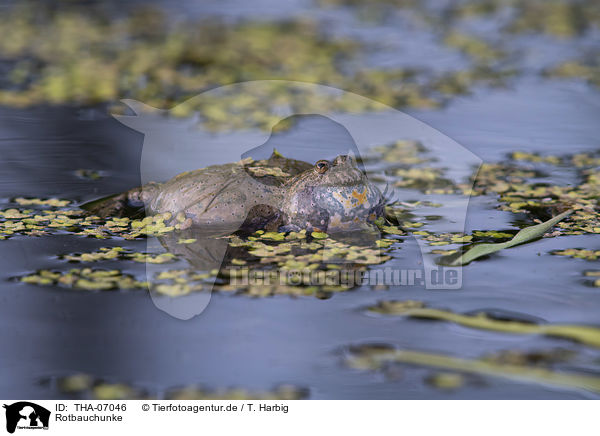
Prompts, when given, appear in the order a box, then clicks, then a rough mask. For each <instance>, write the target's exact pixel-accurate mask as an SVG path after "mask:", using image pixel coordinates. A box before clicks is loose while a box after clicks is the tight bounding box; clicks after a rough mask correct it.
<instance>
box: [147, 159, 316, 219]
mask: <svg viewBox="0 0 600 436" xmlns="http://www.w3.org/2000/svg"><path fill="white" fill-rule="evenodd" d="M280 160H281V158H279V157H277V156H272V157H271V158H270V159H268V160H265V161H257V162H253V161H252V162H250V161H247V162H238V163H231V164H224V165H213V166H209V167H206V168H202V169H199V170H194V171H190V172H187V173H182V174H179V175H178V176H176V177H174V178H173V179H171V180H169V181H167V182H165V183H163V184H161V185H159V186H158V187H157V188H152V189H153V191H152V192H149V195H148V196H147V197H146V198H147V200H146V208H147V209H148V211H149V212H151V213H153V214H156V213H170V214H171V216H172V218H171V220H172V222H173V223H176V222H179V223H181V224H180V225H181V226H182V227H188V226H190V225H194V226H199V227H206V228H210V227H220V228H223V229H226V230H236V229H237V228H239V227H240V226H241V225H242V223H244V222H245V221H246V220H247V219H248V217H249V215H250V218H251V219H257V220H269V219H272V218H273V216H274V215H275V214H276V213H277V211H278V206H279V205H280V203H281V201H282V192H281V186H282V185H283V183H284V182H285V181H286V180H287V179H288V178H289V177H291V176H293V175H295V174H297V173H298V172H299V171H302V170H304V169H305V168H306V167H307V166H309V164H306V163H304V162H300V161H294V162H293V165H291V166H289V165H288V166H284V165H282V164H283V163H284V162H280ZM288 161H289V160H288ZM282 168H283V169H284V170H287V171H289V172H286V171H284V170H282ZM272 170H276V171H274V172H273V171H272ZM265 171H266V173H267V174H265ZM261 224H262V223H261Z"/></svg>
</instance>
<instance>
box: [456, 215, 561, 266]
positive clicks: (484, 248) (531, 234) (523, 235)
mask: <svg viewBox="0 0 600 436" xmlns="http://www.w3.org/2000/svg"><path fill="white" fill-rule="evenodd" d="M571 213H573V211H571V210H568V211H566V212H563V213H561V214H560V215H557V216H555V217H554V218H552V219H549V220H548V221H546V222H543V223H541V224H536V225H534V226H531V227H526V228H524V229H522V230H521V231H520V232H519V233H517V234H516V235H515V236H514V238H512V239H511V240H510V241H507V242H499V243H495V244H492V243H489V244H478V245H474V246H473V247H471V248H470V249H469V250H467V251H466V252H465V253H464V254H462V255H461V256H460V257H458V258H457V259H455V260H453V261H452V262H451V263H450V265H453V266H456V265H466V264H468V263H470V262H472V261H474V260H475V259H478V258H480V257H483V256H487V255H488V254H492V253H495V252H497V251H500V250H504V249H505V248H510V247H514V246H515V245H519V244H524V243H526V242H530V241H533V240H534V239H537V238H540V237H542V236H543V235H544V233H546V232H547V231H548V230H550V229H551V228H552V227H553V226H554V225H556V224H557V223H558V222H559V221H561V220H563V219H564V218H566V217H567V216H569V215H570V214H571Z"/></svg>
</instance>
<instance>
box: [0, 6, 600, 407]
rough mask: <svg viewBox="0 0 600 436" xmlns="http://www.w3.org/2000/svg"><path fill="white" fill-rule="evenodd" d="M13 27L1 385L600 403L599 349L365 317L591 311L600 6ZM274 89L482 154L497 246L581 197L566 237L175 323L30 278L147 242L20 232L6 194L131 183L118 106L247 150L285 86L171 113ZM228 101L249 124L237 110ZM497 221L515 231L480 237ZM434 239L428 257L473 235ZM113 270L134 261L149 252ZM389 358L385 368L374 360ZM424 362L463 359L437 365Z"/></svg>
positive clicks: (4, 18) (95, 392)
mask: <svg viewBox="0 0 600 436" xmlns="http://www.w3.org/2000/svg"><path fill="white" fill-rule="evenodd" d="M0 17H1V19H0V146H1V147H2V149H1V150H2V151H1V156H2V159H1V160H0V197H1V200H0V201H1V202H2V209H3V210H4V211H3V215H2V219H1V220H0V222H1V223H2V225H3V227H2V228H3V232H2V233H1V235H2V238H1V239H2V240H1V241H0V253H2V257H3V259H4V262H3V268H2V270H1V271H0V273H1V276H2V277H1V279H2V284H0V294H1V296H0V299H1V300H0V301H1V304H0V327H1V328H2V329H3V331H4V332H5V335H4V337H3V338H2V339H1V340H0V345H1V346H0V350H1V351H0V368H1V373H2V374H3V375H2V376H0V394H2V396H3V397H5V398H9V397H10V398H60V397H65V398H72V397H73V396H79V397H87V398H134V397H142V396H165V395H167V396H168V395H171V396H172V397H177V398H204V397H207V396H209V397H210V396H212V397H228V398H229V397H236V398H242V397H264V398H266V397H269V398H598V395H599V393H600V381H599V380H600V374H599V372H600V354H599V353H598V350H597V348H598V346H597V345H595V346H594V345H590V344H589V343H583V344H582V343H581V342H579V341H573V340H569V339H568V338H567V339H565V338H564V337H563V338H562V339H560V338H559V339H557V338H556V337H553V336H552V335H539V334H533V335H532V334H524V335H511V334H507V333H505V332H504V333H503V332H501V331H494V329H492V331H487V330H485V329H483V330H481V329H480V330H477V329H471V328H467V327H465V326H462V325H461V324H460V323H458V324H456V323H450V322H443V321H439V320H438V321H432V320H428V319H422V318H423V317H394V316H390V317H386V316H385V315H386V314H381V313H379V312H381V311H378V310H370V311H369V310H367V308H369V307H371V308H373V307H375V306H376V305H377V304H378V302H379V301H380V300H381V299H395V300H418V301H421V302H424V304H425V305H427V306H431V307H436V308H441V309H443V310H447V311H450V312H456V313H460V314H463V315H465V316H470V315H472V314H474V313H480V312H485V313H487V314H488V315H489V316H490V317H492V318H494V319H499V320H504V321H514V322H520V323H522V324H526V325H538V324H539V325H544V324H558V325H564V324H575V325H584V326H591V327H594V326H596V325H598V313H600V312H599V309H600V296H599V295H598V286H600V281H599V280H597V279H596V278H595V277H597V275H598V274H599V272H598V267H597V263H595V262H597V257H598V255H600V251H599V249H600V244H599V243H598V241H599V239H598V235H597V234H598V233H600V225H599V224H598V208H597V201H598V198H599V194H598V192H599V191H600V189H599V187H598V184H599V181H598V177H597V170H598V166H599V165H600V160H599V158H598V151H599V141H598V138H599V131H598V119H599V118H600V99H599V97H600V93H599V91H598V87H599V86H600V2H598V1H595V0H588V1H577V0H572V1H567V0H464V1H459V0H454V1H452V0H448V1H443V0H435V1H434V0H432V1H418V0H370V1H360V0H289V1H270V0H256V1H253V2H247V1H243V0H221V1H217V0H198V1H193V0H190V1H183V2H167V1H131V0H130V1H75V0H72V1H70V0H62V1H46V2H36V1H27V0H24V1H14V2H13V1H2V2H1V4H0ZM274 79H275V80H289V81H300V82H308V83H316V84H323V85H329V86H332V87H335V88H339V89H342V90H345V91H349V92H352V93H356V94H358V95H360V96H363V97H366V98H368V99H370V100H372V101H374V102H376V103H367V102H366V101H363V100H361V102H362V103H360V104H357V103H356V100H352V99H350V100H344V99H340V100H335V101H330V100H328V99H325V100H322V99H321V100H320V99H314V100H310V107H311V108H312V109H313V110H314V111H315V113H317V112H318V109H319V108H320V107H326V108H327V110H328V111H337V112H342V113H344V112H348V113H352V114H358V116H359V117H361V116H364V117H365V120H366V119H368V117H369V113H370V112H372V111H376V110H379V109H378V105H377V102H378V103H382V104H385V105H388V106H390V107H392V108H395V109H398V110H401V111H403V112H405V113H407V114H409V115H410V116H412V117H414V118H416V119H418V120H421V121H424V122H425V123H427V124H428V125H429V126H431V127H432V128H433V129H435V130H437V131H439V132H442V133H444V134H446V135H448V136H449V137H451V138H452V139H454V140H456V141H457V142H458V143H459V144H461V145H462V146H464V147H466V148H467V149H468V150H470V151H471V152H473V153H474V154H475V155H477V156H479V157H480V158H481V159H482V160H483V162H484V170H485V172H484V173H480V175H481V174H483V181H482V182H481V183H480V184H479V185H477V183H476V186H480V189H479V192H478V195H479V196H477V197H474V198H473V199H471V203H470V206H469V214H468V219H467V225H466V228H465V233H467V234H469V235H470V236H472V237H475V239H474V240H475V241H478V240H479V241H504V240H507V239H506V238H510V237H511V236H512V235H514V234H515V233H516V231H517V230H518V229H519V228H521V227H523V226H524V225H529V224H533V223H535V221H534V220H535V219H545V218H548V216H549V215H551V214H552V213H553V212H555V209H553V208H552V207H554V206H556V204H558V203H561V202H563V203H564V201H565V200H566V198H567V197H569V198H570V201H571V202H572V203H574V204H576V205H579V206H580V207H581V208H582V209H581V210H583V211H582V212H580V213H579V215H578V217H577V221H576V224H572V225H571V224H570V225H568V226H565V227H564V228H562V229H561V231H563V232H564V233H565V235H566V236H564V237H562V236H561V237H560V238H545V239H543V240H541V241H538V242H536V244H537V245H535V244H534V245H528V246H523V247H521V248H520V249H519V250H515V251H511V252H510V253H511V254H510V256H509V255H508V254H506V255H498V256H497V257H493V258H490V259H486V260H484V261H481V262H477V263H474V264H473V265H471V266H469V267H468V268H469V269H467V270H466V272H465V278H464V286H463V289H461V290H460V291H453V292H449V291H425V290H424V289H423V287H419V286H413V287H406V286H405V287H398V288H393V287H392V288H386V289H370V288H368V286H367V287H365V288H361V289H357V290H353V291H352V292H343V293H340V294H336V295H335V296H334V297H333V298H329V296H327V298H325V299H319V298H314V297H313V298H307V297H299V298H292V297H290V296H288V295H284V296H281V295H280V296H275V297H272V298H264V299H263V298H246V297H241V296H234V295H221V294H217V295H213V300H212V302H211V305H210V306H209V308H208V309H207V311H206V312H205V313H204V314H203V315H202V316H201V317H198V318H196V319H194V320H192V321H189V322H182V321H179V320H175V319H172V318H170V317H168V316H167V315H166V314H164V313H162V312H159V311H158V310H156V308H155V307H154V306H153V305H152V302H151V301H150V299H149V298H148V297H147V295H139V294H135V293H128V292H114V293H102V292H97V293H94V292H91V293H88V292H87V291H82V292H79V291H74V290H73V289H65V287H64V286H61V285H60V284H59V283H55V282H52V281H50V286H46V287H43V286H37V285H36V284H35V283H31V282H30V283H27V282H25V283H23V280H20V279H19V278H20V277H23V276H26V275H27V274H32V273H34V272H36V271H39V270H42V269H47V270H53V271H67V270H68V269H69V268H70V267H72V266H73V265H71V264H68V263H67V262H65V261H64V259H61V258H60V256H62V255H65V254H68V253H81V252H93V251H94V250H97V249H98V247H103V246H115V245H123V246H125V247H127V248H130V249H142V250H143V248H140V245H139V244H138V245H135V244H136V242H135V241H113V240H107V241H104V240H99V239H96V238H95V237H88V236H89V235H88V236H86V235H81V234H78V235H74V234H73V233H69V232H67V231H64V232H62V233H61V232H58V234H53V235H52V236H48V235H46V234H43V233H39V234H35V233H33V234H32V233H31V229H29V228H26V225H28V224H31V222H29V223H28V222H25V223H24V224H23V226H24V227H22V228H21V227H19V225H20V224H19V220H20V219H23V217H24V215H23V216H20V215H19V213H23V207H21V206H23V204H21V203H18V202H17V203H15V198H16V197H27V198H38V199H48V198H60V199H68V200H70V201H72V202H74V203H80V202H83V201H87V200H91V199H94V198H98V197H101V196H103V195H108V194H111V193H115V192H120V191H123V190H126V189H129V188H131V187H133V186H136V185H138V184H139V183H140V179H141V176H140V167H139V165H140V159H141V154H142V145H143V135H142V134H140V133H139V132H136V131H134V130H132V129H129V128H127V127H125V126H123V125H122V124H120V123H119V122H117V121H116V120H115V119H114V118H112V116H111V114H131V111H130V110H129V109H128V108H127V107H126V106H125V105H123V104H122V103H120V100H122V99H134V100H138V101H141V102H143V103H145V104H146V105H149V106H152V107H155V108H159V109H166V110H169V113H168V118H169V120H174V121H173V122H186V121H185V120H187V119H189V117H192V118H193V119H196V118H197V117H199V118H200V119H201V121H202V128H203V129H205V130H206V131H207V132H208V133H209V134H211V135H219V134H222V133H224V132H225V133H232V132H233V133H236V134H237V136H236V140H238V141H240V142H241V143H243V141H244V135H246V134H248V135H251V134H252V133H251V132H246V130H244V129H247V128H248V126H250V127H251V128H253V129H256V130H267V131H268V130H270V127H271V126H272V125H273V124H274V123H275V122H276V120H277V119H278V115H277V113H278V112H277V108H278V106H279V105H281V104H284V103H285V100H284V99H283V100H282V98H283V97H282V95H281V94H279V93H278V89H277V88H276V87H275V88H273V89H272V90H271V91H270V92H269V93H267V94H261V95H260V96H244V97H243V98H226V97H223V98H217V97H214V98H211V99H208V100H207V99H204V100H191V101H190V102H189V103H188V104H183V105H181V104H180V103H182V102H185V101H187V100H188V99H190V98H192V97H194V96H196V95H198V94H199V93H201V92H204V91H207V90H211V89H214V88H217V87H220V86H223V85H229V84H235V83H238V82H244V81H251V80H274ZM232 108H233V109H232ZM232 110H233V111H234V112H235V113H236V114H237V115H239V114H241V117H242V118H243V120H244V122H243V123H242V124H241V125H236V124H235V123H234V122H231V119H232V118H231V117H230V116H231V111H232ZM367 125H368V124H367ZM305 128H306V127H305ZM308 128H309V129H310V127H308ZM317 131H318V128H317ZM397 139H398V140H402V139H405V138H397ZM377 145H382V146H383V145H386V144H377ZM413 148H414V149H411V150H412V151H411V152H410V153H408V154H407V153H405V152H399V153H397V154H392V155H389V159H388V161H392V160H394V159H397V160H398V159H399V160H403V159H404V161H403V162H405V163H406V162H408V163H419V162H421V161H419V159H416V157H415V153H417V154H418V153H421V152H422V150H420V149H419V148H418V147H413ZM515 153H516V154H515ZM519 153H520V154H519ZM239 157H240V156H239V155H237V156H236V155H231V156H229V155H228V156H227V159H226V161H227V160H235V159H238V158H239ZM499 162H501V163H499ZM485 165H487V166H485ZM201 166H202V162H199V163H198V167H201ZM393 170H394V171H397V169H396V168H394V169H393ZM390 171H391V170H390ZM395 174H396V175H402V176H403V177H404V178H405V179H407V180H413V179H411V177H412V178H414V181H415V183H413V184H409V183H405V184H403V185H402V184H398V185H397V186H399V187H400V188H403V189H404V188H405V189H406V190H407V191H406V192H407V194H406V195H407V197H406V198H407V199H409V200H411V201H414V202H419V201H422V200H423V201H430V202H439V203H443V202H444V201H445V200H444V199H443V198H442V197H443V196H444V195H445V193H444V192H442V189H441V185H438V184H437V181H439V180H441V178H440V177H439V174H438V173H436V172H434V174H433V175H432V173H431V172H426V174H425V175H423V174H422V173H418V174H413V173H412V172H408V170H407V169H406V168H405V169H403V170H401V172H397V173H395ZM431 180H435V181H436V183H430V182H431ZM471 181H472V180H471ZM460 182H464V181H456V183H460ZM499 182H502V183H505V185H502V186H500V185H499V184H498V183H499ZM453 186H454V185H453ZM456 186H458V185H456ZM456 186H454V187H453V188H452V189H455V188H456ZM508 186H510V188H509V187H508ZM552 186H560V187H561V188H559V190H558V191H556V190H555V191H553V190H552V189H551V187H552ZM458 188H460V189H463V188H461V187H460V186H458ZM458 188H456V189H458ZM435 189H438V191H435ZM460 189H459V190H460ZM535 189H538V191H536V192H534V193H532V192H533V191H534V190H535ZM561 189H562V190H561ZM463 190H464V189H463ZM523 190H526V191H527V192H526V193H525V194H523V192H522V191H523ZM540 190H541V191H540ZM507 192H508V193H507ZM463 193H464V192H463ZM451 194H452V195H455V194H457V193H456V192H455V190H453V191H452V192H451ZM545 199H549V200H545ZM528 201H531V202H532V203H530V204H528V203H527V202H528ZM541 203H544V204H541ZM554 203H556V204H554ZM31 204H33V205H34V207H37V206H35V203H29V204H28V205H29V206H31ZM444 204H445V203H444ZM540 204H541V206H540ZM569 204H571V203H569ZM26 205H27V204H26ZM42 206H44V207H46V206H48V204H45V205H44V204H42ZM49 206H52V205H49ZM430 206H431V205H430ZM430 206H427V207H429V209H427V210H426V211H424V212H422V213H421V214H420V215H419V214H416V216H417V218H415V216H412V217H409V218H410V219H409V221H410V220H416V221H415V222H418V223H421V224H417V225H414V226H413V227H412V228H413V231H419V228H420V226H422V225H425V226H427V225H430V224H431V225H435V222H436V221H437V222H442V223H443V222H444V220H445V219H447V217H444V213H443V212H440V211H439V209H438V210H437V211H436V209H435V207H432V206H431V207H430ZM550 206H552V207H550ZM52 207H53V206H52ZM15 208H17V209H18V210H19V212H18V213H17V212H6V211H7V210H14V209H15ZM35 213H37V212H35ZM35 213H29V215H28V217H29V218H28V219H33V217H34V215H35ZM432 223H433V224H432ZM413 224H414V222H413ZM65 226H66V224H64V220H63V223H62V224H59V225H57V226H55V227H57V228H60V229H63V227H64V228H67V227H65ZM426 228H427V227H426ZM34 230H39V229H34ZM40 231H45V230H40ZM478 231H479V232H483V233H481V234H479V235H478V234H477V233H476V232H478ZM492 231H504V233H503V234H502V233H499V234H497V235H493V234H491V233H485V232H492ZM28 232H29V233H28ZM507 232H508V233H507ZM432 234H433V233H432ZM417 235H418V234H417ZM436 235H437V236H435V237H434V238H433V239H431V240H430V242H434V243H436V244H432V245H433V247H431V248H432V249H436V248H437V249H440V247H437V245H439V246H442V247H441V248H443V249H447V248H450V249H452V248H455V247H456V244H458V245H459V246H460V244H461V243H463V242H468V241H467V240H465V241H462V240H450V238H451V235H450V236H449V235H448V234H445V235H442V236H440V234H439V232H438V233H437V234H436ZM507 235H508V236H507ZM92 236H94V235H92ZM420 236H423V235H420ZM425 236H426V235H425ZM436 238H437V239H436ZM440 238H441V239H440ZM444 238H445V239H444ZM477 238H479V239H477ZM503 238H504V239H503ZM400 239H401V238H400ZM400 239H399V240H400ZM138 242H139V241H138ZM455 243H456V244H455ZM453 244H454V245H453ZM399 245H402V247H401V249H400V247H399ZM568 250H575V251H568ZM557 251H558V252H561V253H559V254H563V255H562V256H556V255H553V254H552V253H556V252H557ZM419 253H420V252H419V248H418V246H417V245H416V244H415V243H414V241H413V242H411V241H410V240H408V239H407V240H405V241H404V240H402V244H400V243H398V246H395V248H393V249H392V251H391V256H392V257H393V259H394V262H396V264H398V263H401V264H402V265H407V264H410V265H412V264H413V263H417V260H415V259H418V257H419V256H420V254H419ZM590 253H591V254H590ZM105 266H106V268H119V269H120V270H121V271H123V272H124V273H126V274H130V275H131V276H133V277H142V276H143V275H144V271H143V270H142V269H140V267H139V266H137V267H136V266H131V265H127V266H123V265H122V264H119V263H117V262H116V261H113V263H110V262H108V263H106V265H105ZM594 268H595V269H594ZM140 280H141V279H140ZM37 284H39V283H37ZM378 313H379V314H378ZM387 315H389V314H387ZM425 318H427V317H425ZM525 330H527V328H525ZM8 332H11V333H10V334H9V333H8ZM598 334H599V333H598V330H592V331H591V333H590V335H591V336H592V337H593V338H597V337H598ZM571 339H572V338H571ZM592 342H593V341H592ZM373 343H376V344H378V345H377V346H374V345H372V344H373ZM365 344H368V345H365ZM390 350H417V351H418V352H424V353H429V354H424V355H416V357H415V356H414V355H409V357H406V356H404V357H401V356H400V355H394V352H393V351H390ZM390 353H391V354H392V355H393V356H395V357H392V358H388V360H386V358H383V362H384V364H381V362H380V361H379V360H377V359H375V360H376V361H377V362H379V363H374V361H373V360H369V359H371V356H372V355H374V356H381V355H385V356H388V357H389V354H390ZM399 356H400V357H399ZM432 356H446V357H447V358H450V359H452V358H456V359H463V360H457V361H442V362H441V363H439V361H437V362H438V364H436V365H433V366H431V365H429V364H428V362H430V361H433V360H434V358H433V357H432ZM394 359H397V361H394ZM407 361H408V363H407ZM411 362H412V363H411ZM465 362H467V363H465ZM468 362H471V363H468ZM472 362H476V363H475V364H473V365H475V366H469V365H471V364H472ZM486 362H487V363H486ZM489 362H492V365H495V366H492V367H488V366H486V365H488V364H489ZM507 365H508V366H510V365H513V366H515V367H517V370H516V371H517V373H518V374H519V375H518V376H517V377H516V378H515V377H507V376H506V371H508V370H507V369H506V368H507ZM467 366H469V367H470V368H471V369H470V370H466V369H465V370H460V369H457V368H460V367H465V368H466V367H467ZM540 368H541V370H542V372H543V374H545V376H542V377H537V378H536V376H533V375H532V374H533V373H534V372H532V369H540ZM536 374H537V373H536ZM556 374H559V375H556ZM546 376H547V377H546ZM551 380H554V381H551ZM556 380H559V381H558V382H556ZM198 386H202V388H199V387H198Z"/></svg>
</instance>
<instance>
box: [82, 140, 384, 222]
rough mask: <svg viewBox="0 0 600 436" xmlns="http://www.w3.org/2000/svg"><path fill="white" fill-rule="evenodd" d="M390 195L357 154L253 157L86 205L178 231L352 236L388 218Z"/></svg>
mask: <svg viewBox="0 0 600 436" xmlns="http://www.w3.org/2000/svg"><path fill="white" fill-rule="evenodd" d="M384 207H385V196H384V193H382V191H381V190H380V189H379V188H378V187H377V186H376V185H375V184H374V183H372V182H371V181H369V179H368V177H367V175H366V174H365V172H364V171H362V170H361V169H360V168H359V167H358V165H357V162H356V159H355V158H354V157H353V156H351V155H338V156H337V157H335V158H334V159H332V160H327V159H320V160H318V161H316V162H315V163H314V164H310V163H309V162H306V161H302V160H297V159H291V158H286V157H284V156H283V155H281V154H280V153H279V152H277V150H273V153H272V154H271V156H270V157H269V158H268V159H263V160H254V159H253V158H246V159H243V160H241V161H238V162H233V163H226V164H220V165H211V166H208V167H205V168H201V169H197V170H193V171H188V172H184V173H181V174H179V175H177V176H175V177H173V178H172V179H170V180H167V181H166V182H163V183H155V182H151V183H148V184H146V185H143V186H141V187H138V188H134V189H130V190H128V191H126V192H123V193H121V194H117V195H114V196H111V197H108V198H105V199H101V200H98V201H95V202H92V203H89V204H87V205H85V206H84V209H87V210H88V211H90V212H91V213H94V214H96V215H99V216H104V217H106V216H125V215H128V214H129V215H131V214H132V211H135V212H136V213H139V212H140V210H142V209H143V210H144V213H145V214H146V215H148V214H150V215H157V214H161V215H162V216H163V217H164V218H165V224H167V225H174V226H176V228H177V229H180V230H185V229H188V228H196V229H203V230H212V231H215V232H217V231H220V232H224V233H231V232H234V231H238V230H239V231H245V232H253V231H256V230H260V229H263V230H266V231H299V230H302V229H305V230H307V231H311V232H314V231H318V232H348V231H352V230H356V229H358V228H364V227H365V226H368V225H371V224H373V223H374V222H375V221H376V220H377V219H378V218H379V217H381V216H382V215H383V214H384Z"/></svg>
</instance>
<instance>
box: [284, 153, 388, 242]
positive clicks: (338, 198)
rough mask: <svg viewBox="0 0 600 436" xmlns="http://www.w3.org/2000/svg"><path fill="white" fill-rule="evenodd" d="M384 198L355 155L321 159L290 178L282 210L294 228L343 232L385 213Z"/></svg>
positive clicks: (289, 224)
mask: <svg viewBox="0 0 600 436" xmlns="http://www.w3.org/2000/svg"><path fill="white" fill-rule="evenodd" d="M383 208H384V197H383V195H382V194H381V191H380V190H379V189H378V188H377V187H376V186H375V185H373V184H372V183H370V182H369V180H368V178H367V176H366V175H365V174H364V173H363V172H362V171H361V170H360V169H359V168H358V167H357V165H356V161H355V160H354V158H353V157H351V156H346V155H342V156H338V157H336V158H335V159H334V160H333V161H327V160H320V161H318V162H317V163H316V164H315V165H314V166H313V167H312V168H310V169H308V170H306V171H304V172H303V173H301V174H298V175H297V176H296V177H294V178H292V179H291V180H289V181H288V182H287V184H286V186H285V194H284V199H283V205H282V211H283V212H284V215H285V219H284V220H285V224H286V225H288V226H290V227H299V228H308V229H319V230H322V231H331V232H335V231H343V230H352V229H356V228H361V227H363V226H364V225H365V224H366V223H369V222H373V221H374V220H375V219H377V218H378V217H379V216H381V215H382V214H383Z"/></svg>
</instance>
